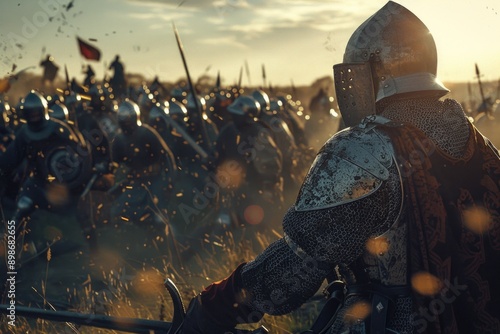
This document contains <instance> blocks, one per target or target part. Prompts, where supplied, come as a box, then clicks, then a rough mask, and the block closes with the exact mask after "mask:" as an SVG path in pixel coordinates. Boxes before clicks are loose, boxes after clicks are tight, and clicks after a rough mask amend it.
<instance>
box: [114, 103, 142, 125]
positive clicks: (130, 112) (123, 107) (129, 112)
mask: <svg viewBox="0 0 500 334" xmlns="http://www.w3.org/2000/svg"><path fill="white" fill-rule="evenodd" d="M117 118H118V124H119V125H120V127H121V128H122V130H123V132H124V133H132V132H134V131H135V129H137V127H139V126H141V125H142V123H141V110H140V109H139V106H138V105H137V103H135V102H133V101H131V100H129V99H125V101H123V102H122V103H120V105H119V106H118V112H117Z"/></svg>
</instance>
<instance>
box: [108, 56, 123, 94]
mask: <svg viewBox="0 0 500 334" xmlns="http://www.w3.org/2000/svg"><path fill="white" fill-rule="evenodd" d="M109 69H110V70H111V69H112V70H113V77H112V78H111V80H110V81H109V83H110V85H111V87H112V88H113V93H114V94H115V96H116V97H121V96H122V95H123V94H125V92H126V86H127V82H126V80H125V69H124V67H123V63H122V62H121V61H120V56H119V55H116V56H115V59H114V60H113V61H112V62H111V64H110V65H109Z"/></svg>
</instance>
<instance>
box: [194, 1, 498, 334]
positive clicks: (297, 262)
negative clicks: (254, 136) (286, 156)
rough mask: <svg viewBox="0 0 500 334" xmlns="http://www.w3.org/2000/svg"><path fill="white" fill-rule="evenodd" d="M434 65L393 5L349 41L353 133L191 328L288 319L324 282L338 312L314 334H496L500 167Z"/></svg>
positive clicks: (200, 303)
mask: <svg viewBox="0 0 500 334" xmlns="http://www.w3.org/2000/svg"><path fill="white" fill-rule="evenodd" d="M410 36H411V37H410ZM436 69H437V55H436V47H435V44H434V40H433V38H432V35H431V34H430V33H429V30H428V29H427V28H426V27H425V25H424V24H423V23H422V22H421V21H420V20H419V19H418V18H417V17H416V16H415V15H414V14H413V13H411V12H410V11H408V10H407V9H406V8H404V7H402V6H401V5H399V4H397V3H395V2H392V1H389V2H388V3H387V4H386V5H385V6H384V7H382V8H381V9H380V10H379V11H377V12H376V13H375V14H374V15H373V16H371V17H370V18H369V19H368V20H367V21H365V22H364V23H363V24H362V25H361V26H360V27H359V28H358V29H357V30H356V31H355V32H354V34H353V35H352V37H351V38H350V40H349V42H348V44H347V47H346V51H345V54H344V62H343V63H341V64H338V65H336V66H334V78H335V84H336V93H337V99H338V101H339V105H340V110H341V112H342V116H343V118H344V121H345V122H346V125H347V126H349V128H347V129H345V130H344V131H342V132H340V133H338V134H336V135H334V136H333V137H332V138H331V139H329V140H328V141H327V142H326V144H325V145H324V146H323V148H322V149H321V150H320V151H319V153H318V155H317V157H316V160H315V161H314V163H313V165H312V167H311V169H310V171H309V173H308V175H307V176H306V179H305V181H304V183H303V185H302V188H301V190H300V192H299V195H298V198H297V201H296V203H295V204H294V205H293V206H292V207H291V208H290V209H289V211H288V212H287V213H286V215H285V217H284V220H283V229H284V237H283V238H282V239H280V240H278V241H276V242H275V243H273V244H271V245H270V246H269V247H268V248H267V249H266V250H265V251H264V252H263V253H261V254H260V255H258V256H257V257H256V258H255V259H254V260H253V261H251V262H248V263H245V264H242V265H240V266H239V267H238V268H237V269H236V270H235V271H234V272H233V273H232V274H231V275H230V276H229V277H228V278H226V279H225V280H222V281H220V282H217V283H214V284H212V285H210V286H209V287H208V288H206V289H205V290H204V291H203V292H202V293H201V294H200V295H198V296H197V297H196V298H195V299H193V301H192V302H191V305H190V309H189V310H188V316H187V320H186V321H185V325H184V326H185V328H186V329H185V332H186V333H223V332H225V331H228V332H232V331H234V329H233V330H232V329H231V328H234V327H235V326H236V325H237V324H238V323H248V322H256V321H258V320H259V319H260V318H261V317H262V315H263V314H265V313H267V314H272V315H280V314H285V313H288V312H290V311H292V310H294V309H296V308H298V307H299V306H300V305H302V304H303V303H305V302H306V301H307V300H308V299H309V298H310V297H311V296H312V295H313V294H314V293H315V292H316V291H317V290H318V289H319V287H320V286H321V284H322V282H323V281H324V280H325V278H326V279H327V280H328V281H329V282H331V284H330V285H329V289H328V291H330V292H331V294H330V296H331V297H330V299H329V300H328V302H327V303H328V305H329V306H328V307H325V310H326V309H329V310H331V314H330V315H328V313H323V314H322V315H320V317H318V320H317V321H316V323H315V324H314V325H313V327H312V329H311V330H310V331H309V333H413V332H419V333H423V332H427V333H499V332H500V303H499V301H500V289H499V285H498V282H500V273H499V271H498V269H495V268H497V264H495V262H496V263H497V262H498V259H499V258H500V218H499V215H498V212H500V211H499V209H500V208H499V205H500V190H499V189H500V179H499V175H500V158H499V155H498V150H497V149H496V148H494V146H493V145H492V144H491V143H490V142H489V140H488V139H487V138H485V137H483V136H482V135H481V134H480V133H479V132H478V131H477V130H476V128H475V127H474V126H473V125H471V124H470V123H469V122H468V119H467V118H466V117H465V114H464V111H463V110H462V108H461V106H460V105H459V104H458V103H457V102H456V101H454V100H451V99H444V100H441V99H440V98H441V97H443V96H444V95H445V94H446V93H447V92H448V89H446V88H445V87H444V86H443V85H442V84H441V83H440V82H439V81H438V80H437V79H436ZM326 312H327V311H326Z"/></svg>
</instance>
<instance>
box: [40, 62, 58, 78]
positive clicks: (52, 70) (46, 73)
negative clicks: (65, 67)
mask: <svg viewBox="0 0 500 334" xmlns="http://www.w3.org/2000/svg"><path fill="white" fill-rule="evenodd" d="M40 66H41V67H43V76H42V84H43V85H45V84H46V83H47V81H48V82H49V83H50V84H52V83H53V82H54V79H55V78H56V75H57V72H58V71H59V66H57V65H56V64H54V57H52V56H51V55H47V57H46V58H45V60H42V61H41V62H40Z"/></svg>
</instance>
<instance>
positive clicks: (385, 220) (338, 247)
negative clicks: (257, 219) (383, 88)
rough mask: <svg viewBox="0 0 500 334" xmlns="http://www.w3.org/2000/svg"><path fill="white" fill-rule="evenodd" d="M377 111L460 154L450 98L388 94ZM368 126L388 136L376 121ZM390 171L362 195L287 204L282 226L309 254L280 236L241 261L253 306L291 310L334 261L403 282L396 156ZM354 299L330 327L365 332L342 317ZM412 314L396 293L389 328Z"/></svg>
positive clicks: (458, 112) (403, 329)
mask: <svg viewBox="0 0 500 334" xmlns="http://www.w3.org/2000/svg"><path fill="white" fill-rule="evenodd" d="M381 115H382V116H384V117H386V118H389V119H391V120H393V121H396V122H408V123H411V124H413V125H415V126H416V127H417V128H419V129H420V130H422V131H423V132H424V133H426V134H427V136H428V137H429V138H430V139H431V140H432V141H433V142H434V144H435V145H436V146H437V147H438V148H439V149H441V150H442V151H443V152H445V153H447V154H449V155H451V156H452V157H456V158H458V157H460V156H461V154H462V153H463V152H464V149H465V145H466V143H467V140H468V138H469V127H468V126H469V125H468V120H467V118H466V117H465V114H464V112H463V110H462V108H461V106H460V105H459V104H458V103H457V102H456V101H454V100H450V99H447V100H444V101H438V100H435V99H434V100H433V99H419V100H399V101H393V102H391V103H390V104H388V105H387V106H386V107H385V110H384V111H383V112H382V113H381ZM347 131H354V130H353V129H351V130H347ZM370 131H374V132H378V134H379V135H381V136H382V137H384V136H385V135H383V134H382V133H381V131H379V130H378V129H377V128H375V129H372V130H370ZM343 135H345V133H344V134H343ZM325 147H326V146H325ZM325 147H324V148H323V149H325ZM332 149H334V148H332ZM330 167H331V166H330ZM388 170H389V177H388V178H387V179H386V180H384V181H383V182H382V184H381V186H380V187H379V188H378V189H377V190H376V191H375V192H374V193H371V194H369V195H368V196H366V197H362V198H360V199H358V200H355V201H353V202H347V203H343V204H341V205H338V206H332V207H329V208H321V209H316V210H306V211H297V210H295V207H291V208H290V209H289V210H288V212H287V213H286V215H285V217H284V220H283V228H284V232H285V233H286V235H287V237H288V238H289V239H290V240H291V241H292V242H293V243H294V244H296V245H297V246H298V247H299V248H300V249H301V250H303V252H304V254H306V256H304V255H303V254H302V256H300V257H299V255H297V254H295V253H294V251H293V250H292V249H291V248H290V247H289V246H288V245H287V243H286V242H285V240H284V239H281V240H279V241H277V242H275V243H273V244H272V245H271V246H270V247H269V248H267V249H266V250H265V251H264V252H263V253H262V254H261V255H259V256H258V257H257V258H256V259H255V260H254V261H252V262H249V263H248V264H246V265H245V266H244V268H243V270H242V278H243V284H244V286H245V288H246V289H247V290H248V291H249V292H250V293H251V294H252V295H253V296H254V303H253V306H254V307H255V308H256V309H257V310H259V311H261V312H266V313H269V314H283V313H287V312H290V311H292V310H294V309H296V308H297V307H299V306H300V305H301V304H302V303H304V302H305V301H306V300H307V299H308V298H310V297H311V296H312V295H313V294H314V293H315V292H316V291H317V289H318V288H319V286H320V284H321V283H322V280H323V279H324V278H325V277H326V275H327V273H328V272H329V271H331V270H332V268H333V267H334V265H340V266H341V267H344V268H346V269H349V268H350V270H352V275H349V276H351V277H346V280H347V283H348V284H349V283H353V282H356V280H357V279H358V278H359V276H364V279H369V280H371V281H375V282H379V283H383V284H386V285H391V284H394V285H398V284H405V283H407V282H406V280H407V278H406V233H407V232H406V228H405V223H404V221H405V219H404V217H405V212H404V210H403V212H402V213H401V207H402V205H403V203H402V190H401V180H400V174H399V170H398V167H397V164H396V163H393V164H392V165H391V166H390V167H389V168H388ZM299 196H300V194H299ZM315 196H317V197H318V198H319V197H320V195H318V194H315ZM373 237H378V238H380V237H384V238H386V240H387V242H388V245H389V248H388V249H387V251H386V252H382V253H380V254H371V253H369V252H368V251H367V250H366V248H365V246H366V241H367V240H368V239H369V238H373ZM289 243H290V242H289ZM313 259H314V260H313ZM308 264H309V265H308ZM311 264H314V265H311ZM304 269H308V270H304ZM347 271H348V270H347ZM278 297H279V298H278ZM359 301H360V300H359V297H355V296H354V297H350V298H348V299H347V300H346V301H345V304H344V307H343V309H342V310H341V311H340V313H341V314H340V316H339V317H337V321H336V322H335V323H334V325H333V326H332V327H331V329H330V331H329V333H343V332H348V333H363V332H364V324H363V323H356V324H352V323H351V324H349V323H348V322H346V321H345V320H346V319H345V317H344V316H345V314H346V313H348V309H349V307H350V306H352V305H354V304H355V303H357V302H359ZM411 313H412V301H411V297H406V298H399V299H397V300H396V311H395V312H394V314H393V315H392V318H391V319H389V322H388V327H389V328H390V329H392V330H393V331H395V332H397V333H410V332H412V322H411Z"/></svg>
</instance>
